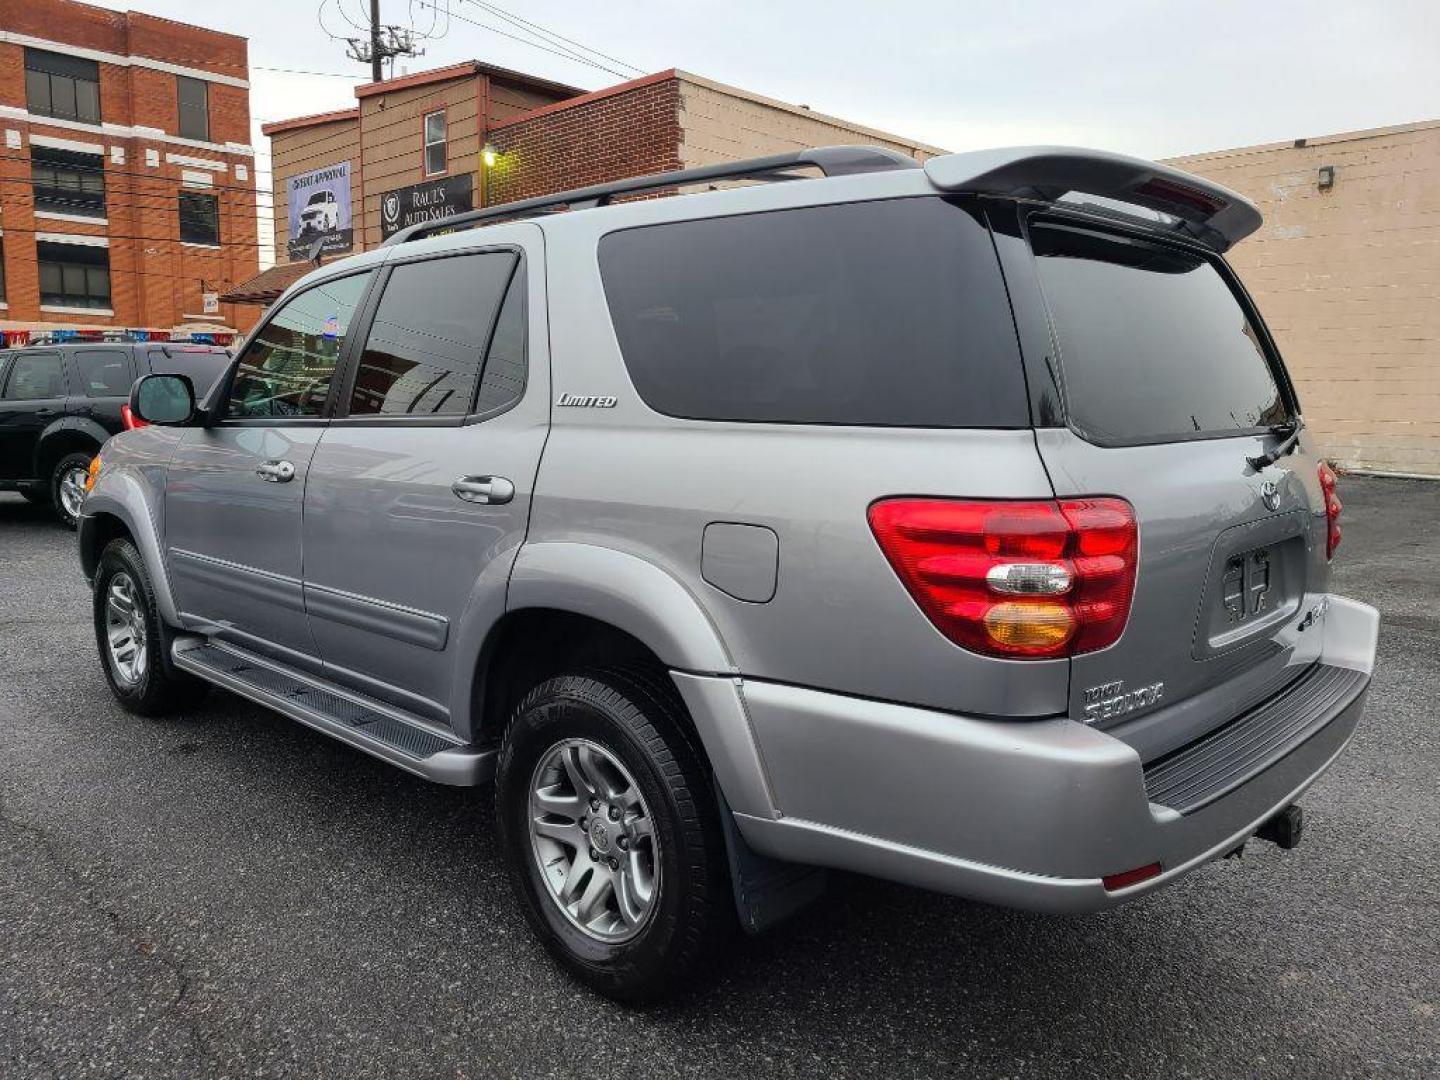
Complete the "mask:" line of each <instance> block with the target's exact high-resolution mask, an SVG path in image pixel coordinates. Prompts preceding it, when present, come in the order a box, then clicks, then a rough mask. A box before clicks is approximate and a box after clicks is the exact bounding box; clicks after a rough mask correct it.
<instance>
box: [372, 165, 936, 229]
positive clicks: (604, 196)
mask: <svg viewBox="0 0 1440 1080" xmlns="http://www.w3.org/2000/svg"><path fill="white" fill-rule="evenodd" d="M918 168H920V163H919V162H918V161H916V160H915V159H914V158H910V157H906V156H905V155H904V154H902V153H900V152H899V151H896V150H886V149H883V148H881V147H878V146H822V147H818V148H816V149H811V150H796V151H794V152H792V153H788V154H772V155H771V156H769V157H758V158H750V159H748V160H746V161H727V162H725V163H724V164H721V165H702V166H700V167H699V168H695V169H677V170H675V171H672V172H663V173H654V174H652V175H650V176H635V177H631V178H630V179H628V180H616V181H614V182H612V183H609V184H595V185H593V186H591V187H583V188H575V189H573V190H571V191H560V192H556V193H555V194H554V195H541V196H538V197H537V198H534V199H521V200H520V201H519V202H512V203H501V204H500V205H499V206H487V207H484V208H483V209H480V210H467V211H465V212H463V213H459V214H451V215H450V216H449V217H443V218H436V219H435V220H434V221H421V222H418V223H416V224H414V225H410V226H407V227H406V228H404V229H401V230H400V231H399V232H397V233H396V234H395V235H394V236H392V237H390V239H388V240H386V241H385V243H384V244H382V245H381V246H382V247H389V246H390V245H392V244H404V243H408V242H409V241H411V240H419V239H420V238H421V237H424V236H430V235H431V234H433V233H437V232H441V231H446V230H449V229H455V228H459V227H462V226H472V225H480V224H483V223H485V222H487V221H501V220H503V221H515V220H517V219H520V218H527V217H534V216H535V215H536V214H542V213H546V212H548V211H552V210H558V209H561V208H568V209H571V210H588V209H590V208H591V207H594V206H605V205H607V204H608V203H609V202H610V200H611V199H613V198H615V196H617V195H633V194H635V193H637V192H642V191H659V190H663V189H665V188H672V187H685V186H688V185H690V184H703V183H705V182H707V181H711V180H742V179H756V180H765V179H769V180H794V179H799V177H794V176H786V175H785V174H786V173H789V172H793V171H794V170H796V169H819V170H820V171H821V172H822V173H823V174H825V175H826V176H850V175H853V174H855V173H870V172H883V171H885V170H888V169H918Z"/></svg>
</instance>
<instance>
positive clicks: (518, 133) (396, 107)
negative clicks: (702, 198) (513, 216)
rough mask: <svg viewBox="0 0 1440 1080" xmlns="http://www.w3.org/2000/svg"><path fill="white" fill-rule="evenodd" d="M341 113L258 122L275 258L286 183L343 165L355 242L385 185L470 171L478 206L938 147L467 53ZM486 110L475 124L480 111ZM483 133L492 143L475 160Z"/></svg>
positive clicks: (792, 113) (685, 86) (750, 97)
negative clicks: (578, 83) (859, 151)
mask: <svg viewBox="0 0 1440 1080" xmlns="http://www.w3.org/2000/svg"><path fill="white" fill-rule="evenodd" d="M355 96H356V97H357V98H358V99H359V103H358V107H357V108H356V109H353V110H348V111H347V112H344V113H333V114H325V115H323V116H318V117H301V118H298V119H295V120H282V121H276V122H273V123H269V124H266V125H265V126H264V128H263V130H264V132H265V134H267V135H269V136H270V140H271V145H272V148H273V149H272V153H273V155H274V166H273V177H274V185H275V222H276V234H277V235H276V253H275V254H276V261H277V262H280V263H284V262H286V261H287V259H288V254H287V252H286V244H285V240H286V232H287V225H288V211H289V208H288V206H287V204H286V192H285V181H286V180H287V179H288V178H289V177H291V176H294V175H296V174H297V173H303V172H309V171H311V170H312V169H318V168H322V167H324V166H326V165H334V164H337V163H339V162H341V161H346V160H348V161H350V162H351V205H352V206H353V207H354V213H355V221H354V230H355V246H354V250H356V251H363V250H365V249H367V248H371V247H374V246H376V245H377V244H379V243H380V199H381V196H382V195H383V194H384V193H385V192H387V191H393V190H395V189H396V188H401V187H406V186H408V185H411V184H416V183H421V182H423V181H425V180H434V179H437V178H439V177H442V176H455V175H458V174H461V173H470V174H473V175H474V177H475V199H476V202H477V204H478V203H479V202H480V200H481V199H482V197H483V200H484V203H485V204H487V205H494V204H496V203H500V202H508V201H513V200H515V199H521V198H527V197H530V196H533V195H540V194H545V193H549V192H553V191H560V190H564V189H566V188H571V187H579V186H583V185H587V184H598V183H603V182H606V181H610V180H618V179H623V178H625V177H630V176H638V175H643V174H645V173H650V172H661V171H665V170H670V169H678V168H685V167H688V166H692V165H703V164H711V163H715V162H722V161H733V160H737V159H740V158H746V157H756V156H760V155H764V154H774V153H780V152H783V151H786V150H798V149H801V148H804V147H810V146H826V145H833V144H836V143H867V144H879V145H881V146H887V147H891V148H893V149H895V150H898V151H900V152H901V153H903V154H906V155H909V156H911V157H914V158H917V159H919V160H922V161H923V160H924V159H926V158H928V157H931V156H933V155H934V154H938V153H943V152H944V151H942V150H940V149H939V148H937V147H933V146H927V145H926V144H924V143H919V142H915V141H914V140H910V139H905V138H903V137H901V136H898V135H893V134H890V133H887V132H883V131H877V130H875V129H873V128H868V127H865V126H863V125H860V124H854V123H851V122H849V121H846V120H841V119H838V118H836V117H833V116H826V115H824V114H822V113H816V112H813V111H811V110H809V109H806V108H804V107H802V106H798V105H789V104H786V103H785V102H782V101H776V100H774V99H773V98H767V97H762V96H760V95H758V94H752V93H749V92H748V91H745V90H741V89H739V88H737V87H733V86H725V85H723V84H721V83H717V82H713V81H711V80H709V79H705V78H702V77H700V76H698V75H691V74H688V73H686V72H682V71H673V70H672V71H663V72H658V73H656V74H654V75H648V76H645V77H643V78H640V79H634V80H631V81H630V82H626V83H621V84H619V85H617V86H612V87H606V88H605V89H603V90H597V91H595V92H593V93H589V94H582V93H581V92H580V91H578V90H574V89H571V88H569V87H563V86H557V85H555V84H553V83H547V82H545V81H544V80H532V79H530V78H529V77H528V76H524V75H521V74H519V73H517V72H509V71H505V70H504V69H499V68H493V67H489V66H487V65H483V64H479V63H476V62H469V63H464V64H456V65H453V66H451V67H448V68H443V69H438V70H435V71H427V72H420V73H417V74H415V75H408V76H401V77H400V78H396V79H390V80H387V81H385V82H382V83H375V84H365V85H362V86H358V87H357V88H356V91H355ZM442 108H443V109H444V110H445V113H446V124H447V133H448V143H449V145H448V153H447V157H448V163H447V165H448V167H447V169H446V172H444V173H441V174H435V175H431V176H427V175H426V174H425V171H424V152H423V134H422V131H423V127H424V117H425V115H426V114H427V113H430V112H433V111H435V110H436V109H442ZM482 114H483V115H484V116H486V117H487V118H488V120H487V121H486V122H485V123H484V124H481V123H480V121H479V118H480V117H481V116H482ZM487 142H489V143H490V144H491V145H493V146H494V147H495V148H496V149H497V150H498V151H499V153H500V154H501V160H500V161H499V162H498V163H497V165H496V167H495V168H494V169H492V170H486V169H485V168H484V167H483V166H482V164H481V162H480V150H481V148H482V147H483V146H484V145H485V144H486V143H487Z"/></svg>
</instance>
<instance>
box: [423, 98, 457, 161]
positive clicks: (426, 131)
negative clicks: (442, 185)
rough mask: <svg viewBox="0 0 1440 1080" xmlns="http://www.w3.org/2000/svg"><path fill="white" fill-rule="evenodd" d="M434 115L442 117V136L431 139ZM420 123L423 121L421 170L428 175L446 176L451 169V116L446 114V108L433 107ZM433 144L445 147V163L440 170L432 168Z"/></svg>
mask: <svg viewBox="0 0 1440 1080" xmlns="http://www.w3.org/2000/svg"><path fill="white" fill-rule="evenodd" d="M432 116H438V117H440V138H439V139H431V138H430V118H431V117H432ZM420 123H421V128H420V143H421V147H420V167H421V170H422V171H423V172H424V173H425V175H426V176H444V175H445V174H446V173H447V172H449V171H450V147H449V137H450V118H449V117H448V116H446V115H445V110H444V109H432V110H431V111H430V112H427V113H426V114H425V116H424V118H423V119H422V120H421V121H420ZM432 146H439V147H443V148H444V149H443V153H444V155H445V157H444V165H443V166H442V167H441V168H440V169H438V170H436V171H434V172H432V171H431V169H430V148H431V147H432Z"/></svg>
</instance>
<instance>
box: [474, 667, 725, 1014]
mask: <svg viewBox="0 0 1440 1080" xmlns="http://www.w3.org/2000/svg"><path fill="white" fill-rule="evenodd" d="M683 715H684V714H683V705H682V704H681V703H680V701H679V699H678V697H677V696H676V695H675V693H674V690H673V688H671V687H669V686H668V684H667V683H665V682H664V681H662V679H660V678H650V677H648V676H646V675H643V674H641V673H637V672H596V673H584V674H573V675H564V676H560V677H558V678H554V679H550V680H548V681H546V682H544V683H542V684H541V685H539V686H537V687H535V689H534V690H532V691H531V692H530V693H529V694H528V695H527V696H526V697H525V699H524V700H523V701H522V702H521V703H520V705H519V707H518V708H517V710H516V712H515V716H514V718H513V719H512V721H511V722H510V725H509V728H508V729H507V730H506V733H505V739H504V743H503V745H502V746H501V750H500V759H499V764H498V769H497V775H496V784H495V810H496V817H497V819H498V822H499V829H500V838H501V843H502V846H503V848H504V851H505V857H506V860H507V862H508V864H509V870H510V880H511V884H512V885H513V887H514V891H515V894H516V896H517V897H518V899H519V901H520V904H521V907H522V909H523V910H524V913H525V916H526V918H527V920H528V921H529V923H530V925H531V927H532V928H533V929H534V930H535V932H536V934H538V935H539V937H540V938H541V940H542V941H543V942H544V943H545V945H546V946H547V947H548V948H549V949H550V951H551V952H552V953H553V954H554V955H555V956H556V957H557V958H558V959H559V960H560V962H561V963H562V964H563V965H564V966H565V967H566V968H568V969H569V970H570V971H571V972H572V973H574V974H575V975H576V976H578V977H579V978H580V980H581V981H583V982H584V983H586V984H587V985H589V986H590V987H591V988H593V989H595V990H598V991H599V992H600V993H602V994H606V995H607V996H610V997H613V998H617V999H619V1000H623V1001H632V1002H638V1001H646V1000H653V999H656V998H660V997H663V996H665V995H667V994H669V993H672V992H673V991H675V990H678V989H680V988H681V987H682V986H683V985H684V984H685V982H687V981H688V980H689V979H690V978H691V977H692V976H693V974H694V972H695V971H696V969H697V967H698V965H699V964H700V963H701V961H702V960H703V958H704V956H705V955H706V953H707V952H709V951H710V949H711V948H712V947H713V946H714V945H715V944H716V943H717V941H719V940H720V939H721V938H722V937H723V935H724V933H725V932H726V931H727V929H728V928H729V927H730V926H731V925H733V915H732V914H731V908H730V907H729V905H730V903H731V901H730V895H729V884H728V877H727V874H726V869H725V854H724V839H723V837H722V835H721V832H720V826H719V820H718V817H717V809H716V805H715V798H714V795H713V793H712V791H711V788H710V782H709V778H708V776H707V773H706V770H705V768H704V765H703V763H702V759H701V757H700V755H699V753H698V752H697V750H696V749H695V747H694V746H693V745H692V743H691V741H690V739H689V738H688V737H687V735H686V725H685V723H684V719H683Z"/></svg>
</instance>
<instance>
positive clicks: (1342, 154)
mask: <svg viewBox="0 0 1440 1080" xmlns="http://www.w3.org/2000/svg"><path fill="white" fill-rule="evenodd" d="M1171 164H1173V165H1175V166H1176V167H1177V168H1181V169H1185V170H1188V171H1189V172H1193V173H1197V174H1199V175H1201V176H1204V177H1206V178H1208V179H1210V180H1214V181H1216V182H1217V183H1220V184H1224V185H1225V186H1226V187H1229V188H1233V189H1234V190H1236V191H1239V192H1240V193H1241V194H1243V195H1245V196H1247V197H1248V198H1249V199H1251V200H1252V201H1253V202H1254V203H1255V204H1256V205H1257V206H1259V207H1260V210H1261V212H1262V213H1264V215H1265V224H1264V226H1263V227H1262V228H1261V230H1260V231H1259V232H1257V233H1256V234H1255V235H1254V236H1252V237H1250V238H1249V239H1247V240H1245V241H1243V242H1242V243H1241V244H1240V245H1239V246H1238V247H1236V249H1235V250H1234V251H1233V252H1231V254H1230V260H1231V262H1233V263H1234V264H1235V266H1236V268H1237V269H1238V270H1239V271H1240V274H1241V276H1242V277H1244V279H1245V282H1246V285H1247V286H1248V287H1249V289H1250V291H1251V292H1252V293H1253V294H1254V296H1255V299H1256V302H1257V303H1258V304H1259V305H1260V310H1261V311H1263V312H1264V313H1265V319H1266V322H1268V323H1269V324H1270V328H1271V329H1272V330H1273V331H1274V333H1275V337H1276V340H1277V341H1278V342H1279V344H1280V348H1281V350H1282V351H1283V352H1284V354H1285V362H1286V364H1287V366H1288V367H1289V369H1290V372H1291V374H1292V375H1293V376H1294V377H1295V382H1296V388H1297V389H1298V390H1299V392H1300V399H1301V404H1302V405H1303V406H1304V409H1305V419H1306V422H1307V423H1308V424H1309V425H1310V426H1311V427H1312V428H1313V429H1314V430H1315V431H1316V432H1318V434H1319V436H1320V439H1321V442H1322V444H1323V445H1324V446H1325V449H1326V453H1327V454H1328V455H1329V456H1330V457H1332V458H1333V459H1334V460H1336V461H1338V462H1340V463H1341V464H1343V465H1346V466H1348V467H1350V468H1353V469H1365V470H1370V471H1376V472H1394V473H1403V474H1416V475H1428V476H1440V120H1432V121H1429V122H1426V123H1419V124H1406V125H1403V126H1399V127H1387V128H1377V129H1373V130H1369V131H1355V132H1348V133H1345V134H1340V135H1326V136H1322V137H1320V138H1310V139H1297V140H1295V141H1294V142H1284V143H1273V144H1269V145H1265V146H1250V147H1244V148H1242V149H1238V150H1221V151H1216V152H1214V153H1208V154H1196V155H1193V156H1190V157H1183V158H1177V159H1176V160H1174V161H1172V162H1171Z"/></svg>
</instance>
